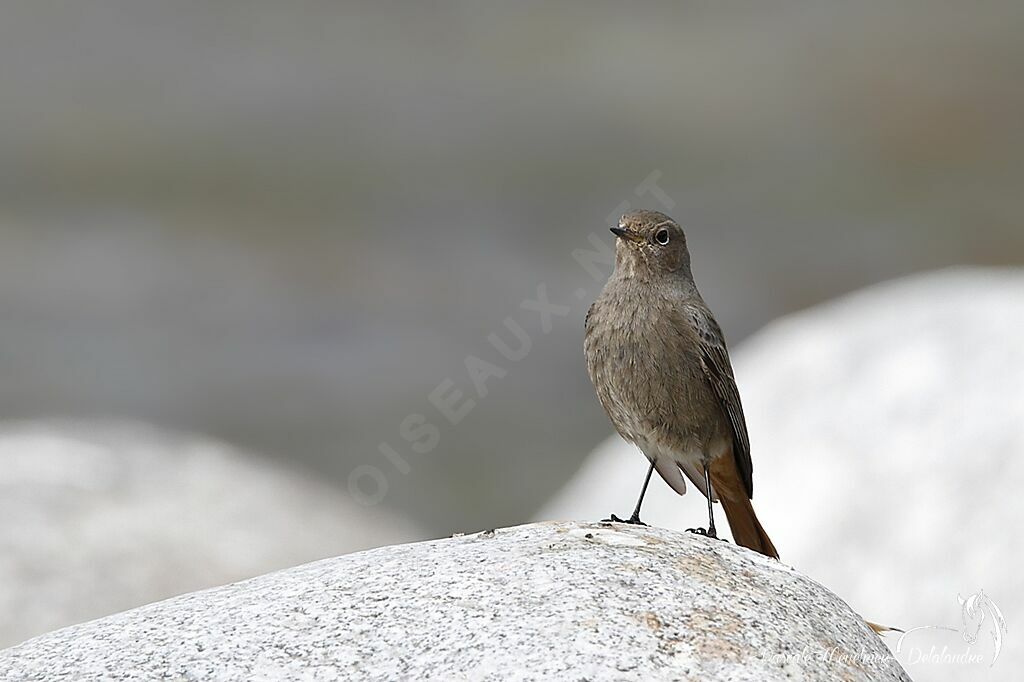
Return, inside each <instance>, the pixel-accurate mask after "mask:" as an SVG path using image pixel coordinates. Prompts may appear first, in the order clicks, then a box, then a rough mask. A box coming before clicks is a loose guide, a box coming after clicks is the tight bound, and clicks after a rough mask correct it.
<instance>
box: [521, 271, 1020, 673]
mask: <svg viewBox="0 0 1024 682" xmlns="http://www.w3.org/2000/svg"><path fill="white" fill-rule="evenodd" d="M733 359H734V363H735V367H736V375H737V381H738V382H739V386H740V390H741V393H742V396H743V402H744V405H745V408H746V414H747V422H748V425H749V430H750V442H751V448H752V455H753V461H754V506H755V507H756V508H757V511H758V515H759V516H760V518H761V521H762V522H763V523H764V525H765V528H767V530H768V533H769V534H770V535H771V537H772V539H773V540H774V541H775V545H776V546H777V547H778V549H779V552H780V554H781V556H782V560H783V561H784V562H786V563H789V564H792V565H793V566H795V567H796V568H797V569H798V570H800V571H801V572H802V573H805V574H806V575H808V576H810V577H812V578H814V579H815V580H818V581H820V582H821V583H822V584H824V585H826V586H828V587H829V589H832V590H834V591H835V592H836V593H837V594H839V595H841V596H842V597H843V598H844V599H847V600H848V601H849V603H850V605H851V606H852V607H853V608H854V609H856V610H857V611H858V612H859V613H861V614H863V615H864V616H865V617H868V618H870V619H872V620H874V621H876V622H882V623H886V624H892V625H898V626H901V627H903V628H906V629H911V628H918V627H924V626H940V625H941V626H947V627H949V628H952V629H953V630H955V631H956V632H954V631H951V630H937V629H935V628H933V627H927V628H926V629H922V630H916V631H914V632H912V633H909V634H908V635H907V636H906V637H905V638H904V640H903V641H902V643H900V640H899V638H898V637H895V636H889V637H887V639H886V641H887V642H888V643H890V645H891V646H892V647H893V648H896V646H897V645H899V647H900V652H899V654H898V658H899V660H900V661H901V662H903V663H904V665H905V667H906V668H907V670H908V672H910V674H911V675H913V676H914V677H918V676H921V677H922V678H924V679H931V680H959V679H967V678H969V679H973V680H988V679H991V680H997V679H1010V678H1015V677H1016V676H1017V673H1018V672H1019V670H1020V669H1021V667H1022V666H1024V647H1019V646H1017V647H1009V646H1002V636H1003V634H1005V632H1006V630H1005V628H1003V627H1002V626H1000V624H999V618H1000V615H999V614H1000V613H1001V614H1005V619H1006V620H1009V621H1010V622H1009V623H1008V625H1009V627H1010V629H1011V630H1012V629H1013V627H1014V625H1015V623H1014V622H1013V618H1014V616H1015V615H1016V614H1019V613H1024V590H1022V589H1021V580H1020V577H1019V571H1020V569H1019V568H1018V566H1020V565H1021V564H1022V563H1024V554H1022V550H1021V543H1019V542H1017V541H1016V540H1017V537H1018V536H1019V535H1020V533H1021V528H1024V496H1022V495H1021V493H1020V490H1019V489H1018V486H1019V484H1020V482H1021V481H1024V270H1019V269H993V270H988V269H960V270H949V271H943V272H937V273H932V274H927V275H923V276H917V277H913V278H909V279H905V280H900V281H896V282H892V283H888V284H883V285H879V286H876V287H873V288H870V289H867V290H865V291H862V292H859V293H856V294H854V295H851V296H848V297H846V298H843V299H841V300H838V301H835V302H833V303H829V304H826V305H822V306H819V307H817V308H814V309H811V310H808V311H806V312H804V313H800V314H797V315H793V316H790V317H788V318H784V319H782V320H780V321H778V322H775V323H774V324H772V325H770V326H769V327H767V328H766V329H765V330H763V331H762V332H761V333H759V334H758V335H756V336H755V337H754V338H752V339H751V340H749V341H748V342H746V343H745V344H743V345H742V346H741V347H740V348H737V349H736V352H735V353H734V354H733ZM645 467H646V461H645V460H644V459H643V457H642V456H641V455H640V454H639V453H638V452H637V451H636V450H635V449H634V448H632V446H628V445H626V444H625V443H623V442H622V441H621V440H620V439H619V438H618V437H612V438H610V439H609V440H608V441H607V442H606V443H605V444H603V445H602V446H600V447H599V448H598V449H597V450H596V451H595V452H594V454H593V455H592V456H591V458H590V460H588V462H587V463H586V464H585V466H584V467H583V469H581V471H580V472H579V474H578V475H577V476H576V478H575V479H574V480H573V481H572V482H570V484H569V485H568V486H567V487H566V488H565V489H563V491H562V492H561V493H560V494H559V495H558V497H556V498H555V499H554V500H553V501H552V502H551V503H550V504H549V505H548V506H547V507H546V508H545V509H543V510H542V511H541V512H540V513H539V514H538V517H537V518H540V519H552V518H555V519H558V518H581V519H594V518H602V516H606V515H607V514H608V513H609V512H617V513H619V514H622V513H629V511H630V510H631V509H632V505H633V503H634V501H635V496H636V494H637V493H638V492H639V487H640V483H641V481H642V478H643V474H644V471H645ZM643 518H644V519H645V520H646V521H647V522H649V523H652V524H655V525H658V526H666V527H669V528H677V529H678V528H686V527H689V526H696V525H705V524H706V511H705V502H704V499H703V497H701V496H700V494H699V493H694V492H693V491H690V492H689V493H688V494H687V495H685V496H684V497H682V498H680V497H678V496H676V495H675V494H674V493H673V492H671V491H670V490H669V489H668V487H667V486H664V485H663V484H661V483H660V482H656V483H654V484H652V489H651V493H650V494H649V499H648V500H647V503H646V504H645V508H644V514H643ZM719 518H720V520H722V521H724V516H722V515H721V513H720V510H719ZM722 525H724V523H723V524H722ZM980 591H984V594H985V595H986V596H987V598H988V600H990V601H984V600H981V601H979V602H976V603H985V604H987V606H986V607H985V608H980V609H975V610H974V611H973V612H971V613H968V612H967V611H966V610H965V609H964V608H962V607H961V604H960V603H959V600H958V596H959V597H962V598H963V599H964V600H965V601H966V600H969V598H970V596H971V595H976V594H977V593H979V592H980ZM980 615H984V617H985V620H984V621H981V620H980V619H979V616H980ZM973 619H978V622H977V623H975V622H974V620H973ZM967 621H971V623H970V624H969V623H968V622H967ZM1004 623H1005V620H1004ZM979 625H980V626H981V631H980V637H978V639H977V640H976V641H974V642H969V641H967V640H968V639H970V638H971V637H972V636H973V635H974V634H975V633H977V632H978V626H979ZM944 651H945V653H946V654H949V655H951V656H952V655H957V654H964V653H966V652H968V651H969V652H970V655H972V656H980V660H974V661H965V660H960V661H959V662H958V661H956V660H949V659H948V658H946V659H944V658H943V652H944ZM994 659H995V660H994Z"/></svg>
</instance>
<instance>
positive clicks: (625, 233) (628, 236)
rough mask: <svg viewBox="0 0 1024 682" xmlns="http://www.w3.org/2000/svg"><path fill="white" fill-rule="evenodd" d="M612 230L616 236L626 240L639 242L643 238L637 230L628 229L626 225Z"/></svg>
mask: <svg viewBox="0 0 1024 682" xmlns="http://www.w3.org/2000/svg"><path fill="white" fill-rule="evenodd" d="M611 231H612V234H614V235H615V236H616V237H618V238H619V239H625V240H626V241H630V242H638V241H641V240H642V239H643V237H641V236H640V235H638V234H637V233H636V232H633V231H632V230H627V229H626V228H624V227H613V228H611Z"/></svg>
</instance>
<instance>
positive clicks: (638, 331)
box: [583, 210, 779, 559]
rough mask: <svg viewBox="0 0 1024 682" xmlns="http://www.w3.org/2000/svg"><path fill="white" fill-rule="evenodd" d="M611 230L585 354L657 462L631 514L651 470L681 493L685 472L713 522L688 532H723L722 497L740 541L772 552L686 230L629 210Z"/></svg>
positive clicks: (636, 519) (725, 353)
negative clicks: (610, 254)
mask: <svg viewBox="0 0 1024 682" xmlns="http://www.w3.org/2000/svg"><path fill="white" fill-rule="evenodd" d="M611 231H612V233H614V234H615V237H616V240H615V241H616V244H615V268H614V271H613V272H612V274H611V276H610V277H609V278H608V281H607V282H606V283H605V286H604V288H603V289H602V291H601V293H600V295H599V296H598V297H597V299H596V300H595V301H594V303H593V305H591V307H590V309H589V310H588V311H587V316H586V322H585V335H584V344H583V346H584V355H585V356H586V363H587V372H588V374H589V375H590V379H591V381H592V382H593V384H594V388H595V390H596V392H597V397H598V399H599V401H600V403H601V405H602V407H604V410H605V412H606V413H607V414H608V417H609V419H610V420H611V422H612V425H613V426H614V427H615V430H616V431H617V432H618V433H619V435H621V436H622V438H624V439H625V440H626V441H628V442H630V443H634V444H635V445H636V446H637V447H639V449H640V450H641V451H642V452H643V454H644V455H645V456H646V457H647V459H648V460H649V462H650V465H649V467H648V469H647V475H646V477H645V478H644V483H643V487H642V488H641V491H640V499H639V500H638V501H637V504H636V507H635V509H634V511H633V514H632V515H631V516H630V517H629V518H628V519H626V520H623V519H620V518H618V517H616V516H614V515H612V516H611V518H610V519H607V520H610V521H615V522H621V523H632V524H641V525H646V524H643V522H642V521H641V520H640V508H641V506H642V505H643V501H644V496H645V495H646V493H647V487H648V485H649V484H650V481H651V475H652V473H653V472H654V471H657V472H658V474H659V475H660V476H661V478H662V479H664V481H665V483H667V484H668V485H669V487H671V488H672V489H673V490H674V491H675V492H676V493H678V494H680V495H682V494H684V493H685V492H686V481H687V480H689V481H690V483H692V484H693V486H694V487H695V488H697V489H698V490H699V491H700V492H701V493H702V494H703V495H704V496H705V497H706V498H707V501H708V527H707V529H703V528H692V529H690V532H693V533H697V534H701V535H707V536H709V537H712V538H717V537H718V533H717V529H716V528H715V510H714V504H713V503H714V502H716V501H719V502H721V504H722V507H723V508H724V510H725V516H726V519H727V520H728V522H729V526H730V528H731V530H732V535H733V539H734V540H735V541H736V543H737V544H739V545H741V546H743V547H747V548H749V549H752V550H754V551H756V552H760V553H761V554H764V555H766V556H769V557H773V558H775V559H778V558H779V554H778V551H776V549H775V545H774V544H772V541H771V539H770V538H769V537H768V534H767V533H766V532H765V530H764V528H763V527H762V526H761V523H760V521H758V518H757V515H756V514H755V513H754V507H753V505H752V504H751V499H752V497H753V493H754V485H753V465H752V463H751V459H750V441H749V437H748V434H747V425H746V419H745V417H744V415H743V405H742V402H741V401H740V394H739V390H738V389H737V387H736V379H735V376H734V374H733V368H732V362H731V360H730V359H729V350H728V347H727V346H726V342H725V337H724V335H723V333H722V329H721V327H720V326H719V324H718V322H717V321H716V320H715V316H714V315H713V314H712V312H711V310H710V309H709V308H708V306H707V304H706V303H705V302H704V299H703V298H702V297H701V295H700V292H699V291H698V290H697V285H696V284H695V283H694V279H693V272H692V270H691V266H690V252H689V249H688V247H687V244H686V235H685V233H684V231H683V229H682V228H681V227H680V226H679V224H678V223H677V222H676V221H675V220H673V219H672V218H670V217H669V216H667V215H665V214H664V213H661V212H659V211H650V210H636V211H630V212H629V213H626V214H625V215H623V216H622V218H621V220H620V221H619V224H618V226H617V227H613V228H611Z"/></svg>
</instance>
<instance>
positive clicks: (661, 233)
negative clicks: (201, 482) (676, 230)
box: [654, 230, 668, 246]
mask: <svg viewBox="0 0 1024 682" xmlns="http://www.w3.org/2000/svg"><path fill="white" fill-rule="evenodd" d="M654 241H656V242H658V243H659V244H661V245H662V246H665V245H666V244H668V230H658V231H657V232H655V233H654Z"/></svg>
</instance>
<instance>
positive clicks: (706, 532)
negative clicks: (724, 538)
mask: <svg viewBox="0 0 1024 682" xmlns="http://www.w3.org/2000/svg"><path fill="white" fill-rule="evenodd" d="M686 532H687V533H693V534H694V535H703V536H704V537H706V538H711V539H712V540H720V539H721V538H719V537H718V533H717V532H716V531H715V529H714V528H713V527H712V528H711V529H710V530H707V529H704V528H687V529H686Z"/></svg>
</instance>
